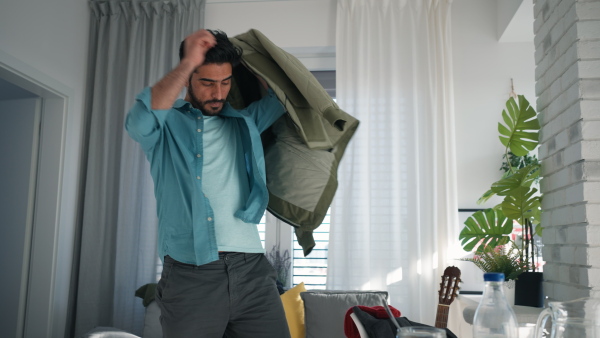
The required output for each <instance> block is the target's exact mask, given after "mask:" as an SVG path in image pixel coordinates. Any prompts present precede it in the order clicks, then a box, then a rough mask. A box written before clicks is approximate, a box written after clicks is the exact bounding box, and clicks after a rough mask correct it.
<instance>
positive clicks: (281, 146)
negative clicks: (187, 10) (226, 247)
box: [230, 29, 359, 256]
mask: <svg viewBox="0 0 600 338" xmlns="http://www.w3.org/2000/svg"><path fill="white" fill-rule="evenodd" d="M230 40H231V42H232V43H233V44H234V45H236V46H237V47H239V48H241V49H242V51H243V55H242V62H243V63H244V65H245V66H246V68H247V69H250V70H251V71H252V72H253V73H255V74H258V75H260V76H261V77H262V78H263V79H265V80H266V82H267V83H268V85H269V87H270V88H271V89H273V91H274V92H275V94H276V95H277V97H278V98H279V100H280V101H281V103H282V104H283V105H284V106H285V108H286V109H287V112H288V114H286V115H284V116H282V117H281V118H280V119H279V120H278V121H276V122H275V123H274V124H273V125H272V126H271V128H270V130H269V131H267V132H265V133H263V135H262V136H263V144H264V152H265V165H266V172H267V177H266V181H267V188H268V190H269V205H268V207H267V209H268V210H269V212H271V213H272V214H273V215H275V216H276V217H277V218H279V219H281V220H282V221H284V222H286V223H288V224H290V225H292V226H294V228H295V233H296V237H297V238H298V243H299V244H300V245H301V246H302V248H303V250H304V255H305V256H306V255H308V254H309V253H310V251H311V250H312V248H313V247H314V246H315V241H314V238H313V230H314V229H316V228H317V227H318V226H319V225H320V224H321V223H322V222H323V219H324V218H325V215H326V213H327V210H328V209H329V206H330V205H331V201H332V200H333V196H334V195H335V191H336V189H337V184H338V183H337V168H338V164H339V162H340V160H341V158H342V155H343V154H344V150H345V149H346V146H347V145H348V142H349V141H350V139H351V138H352V136H353V135H354V132H355V131H356V128H357V127H358V124H359V121H358V120H357V119H355V118H354V117H352V116H350V115H348V114H347V113H345V112H344V111H343V110H341V109H340V108H339V107H338V106H337V104H336V103H335V102H334V101H333V99H332V98H331V96H329V94H328V93H327V92H326V91H325V89H323V87H322V86H321V85H320V84H319V82H318V81H317V79H316V78H315V77H314V76H313V75H312V74H311V73H310V71H309V70H308V69H306V67H304V65H303V64H302V63H301V62H300V61H298V59H296V58H295V57H294V56H293V55H291V54H289V53H287V52H285V51H284V50H282V49H281V48H279V47H277V46H276V45H274V44H273V43H272V42H271V41H270V40H269V39H268V38H267V37H265V36H264V35H263V34H262V33H261V32H259V31H257V30H255V29H252V30H250V31H248V32H247V33H243V34H240V35H237V36H235V37H233V38H230ZM246 68H244V67H243V66H240V67H235V69H234V81H233V88H232V90H231V92H230V101H231V102H232V105H233V106H234V107H236V106H238V107H239V106H243V105H247V104H248V103H249V102H248V101H251V100H252V99H249V98H248V96H249V94H248V93H244V92H245V91H246V87H244V88H242V87H241V86H242V84H243V83H247V82H248V79H249V78H254V76H252V75H248V74H244V72H246V73H247V71H246V70H245V69H246ZM255 88H256V87H255ZM244 96H245V97H244Z"/></svg>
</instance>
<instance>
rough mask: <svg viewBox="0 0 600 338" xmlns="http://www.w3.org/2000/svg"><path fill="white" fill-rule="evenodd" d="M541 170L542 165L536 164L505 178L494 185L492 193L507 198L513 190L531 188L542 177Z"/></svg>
mask: <svg viewBox="0 0 600 338" xmlns="http://www.w3.org/2000/svg"><path fill="white" fill-rule="evenodd" d="M539 168H540V165H539V164H537V163H534V164H530V165H528V166H526V167H524V168H521V169H519V170H517V172H516V173H515V174H514V175H511V176H508V177H506V178H503V179H501V180H500V181H498V182H495V183H494V184H492V192H494V193H496V194H498V195H500V196H506V195H508V194H510V192H511V191H512V190H514V189H517V188H519V187H530V186H531V184H532V183H533V182H535V180H536V179H537V178H538V177H539V176H540V170H539Z"/></svg>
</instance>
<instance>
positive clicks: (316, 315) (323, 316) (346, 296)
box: [300, 290, 388, 338]
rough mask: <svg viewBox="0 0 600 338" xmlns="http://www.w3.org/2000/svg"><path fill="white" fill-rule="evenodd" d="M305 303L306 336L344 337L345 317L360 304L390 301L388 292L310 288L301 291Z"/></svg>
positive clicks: (307, 337)
mask: <svg viewBox="0 0 600 338" xmlns="http://www.w3.org/2000/svg"><path fill="white" fill-rule="evenodd" d="M300 297H301V298H302V301H303V302H304V324H305V327H306V338H345V335H344V317H345V315H346V312H347V311H348V309H349V308H351V307H353V306H357V305H364V306H377V305H383V303H384V302H385V303H387V300H388V293H387V292H386V291H357V290H351V291H344V290H311V291H307V292H302V293H301V294H300Z"/></svg>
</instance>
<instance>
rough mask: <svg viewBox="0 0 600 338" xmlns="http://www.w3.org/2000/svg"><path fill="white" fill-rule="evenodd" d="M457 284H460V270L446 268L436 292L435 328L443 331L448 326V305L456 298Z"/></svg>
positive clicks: (450, 267) (451, 267)
mask: <svg viewBox="0 0 600 338" xmlns="http://www.w3.org/2000/svg"><path fill="white" fill-rule="evenodd" d="M458 283H460V269H459V268H457V267H455V266H449V267H447V268H446V270H444V275H443V276H442V282H441V283H440V291H439V292H438V293H439V301H438V307H437V314H436V315H435V327H437V328H440V329H445V328H446V327H447V326H448V312H450V304H452V302H453V301H454V299H455V298H456V296H457V293H458V289H459V287H458Z"/></svg>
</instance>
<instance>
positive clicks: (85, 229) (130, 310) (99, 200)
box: [74, 0, 205, 337]
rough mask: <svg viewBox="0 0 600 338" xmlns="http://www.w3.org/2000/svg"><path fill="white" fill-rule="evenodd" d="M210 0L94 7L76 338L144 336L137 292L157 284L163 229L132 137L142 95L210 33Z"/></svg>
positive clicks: (115, 3)
mask: <svg viewBox="0 0 600 338" xmlns="http://www.w3.org/2000/svg"><path fill="white" fill-rule="evenodd" d="M204 6H205V0H166V1H165V0H162V1H116V0H111V1H91V2H90V7H91V11H92V20H91V27H90V61H89V62H90V66H89V69H90V70H89V85H88V97H87V103H88V107H89V110H88V115H87V116H88V117H87V119H88V121H89V122H88V123H89V124H88V126H87V128H88V135H89V139H88V146H87V154H86V155H87V159H88V160H87V168H86V170H87V171H86V172H87V174H86V175H87V176H86V182H85V192H84V202H83V204H84V206H83V215H82V224H81V250H80V256H79V265H78V275H77V276H78V281H77V285H78V286H77V290H76V293H75V296H74V298H75V300H74V303H76V309H75V316H74V322H75V324H74V334H75V336H77V337H79V336H80V335H82V334H83V333H85V332H87V331H88V330H90V329H92V328H94V327H96V326H112V327H117V328H120V329H123V330H126V331H128V332H132V333H135V334H138V335H141V332H142V328H143V319H144V308H143V306H142V300H141V299H139V298H136V297H135V296H134V293H135V291H136V289H137V288H138V287H140V286H142V285H144V284H146V283H151V282H156V273H157V271H156V266H157V264H156V263H157V253H156V237H157V230H156V228H157V221H156V207H155V200H154V193H153V183H152V179H151V177H150V172H149V168H148V163H147V160H146V159H145V157H144V154H143V153H142V151H141V149H140V147H139V145H138V144H136V143H135V142H134V141H133V140H131V139H130V138H129V137H128V136H127V135H126V132H125V130H124V126H123V123H124V119H125V115H126V113H127V111H128V110H129V108H130V107H131V106H132V104H133V102H134V100H135V96H136V94H137V93H138V92H139V91H141V90H142V88H143V87H145V86H149V85H152V84H153V83H154V82H155V81H157V80H158V79H159V78H160V77H162V76H163V75H164V74H166V73H167V72H168V71H170V70H171V69H172V67H173V66H174V65H175V64H176V63H177V62H178V49H179V43H180V42H181V40H183V38H185V36H187V35H188V34H189V33H191V32H192V31H194V30H196V29H199V28H202V27H203V25H204Z"/></svg>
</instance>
